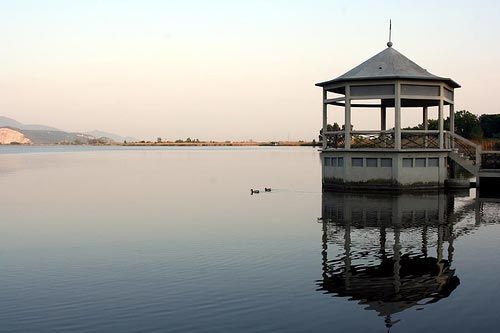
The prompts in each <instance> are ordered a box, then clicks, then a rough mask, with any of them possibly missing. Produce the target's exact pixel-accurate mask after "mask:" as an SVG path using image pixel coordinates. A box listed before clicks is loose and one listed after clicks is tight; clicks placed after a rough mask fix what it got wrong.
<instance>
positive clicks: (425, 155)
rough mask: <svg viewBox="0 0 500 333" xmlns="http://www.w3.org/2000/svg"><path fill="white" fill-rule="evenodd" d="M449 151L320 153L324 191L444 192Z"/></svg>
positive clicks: (333, 151) (335, 151) (344, 151)
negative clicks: (440, 190)
mask: <svg viewBox="0 0 500 333" xmlns="http://www.w3.org/2000/svg"><path fill="white" fill-rule="evenodd" d="M447 156H448V150H429V149H426V150H421V151H417V150H415V151H411V152H408V151H383V150H374V149H369V150H361V149H355V150H332V151H322V152H321V158H322V179H323V188H325V189H342V190H346V189H352V190H356V189H359V190H363V189H375V190H384V189H386V190H398V189H401V190H404V189H406V190H431V189H440V188H444V186H445V180H446V179H447Z"/></svg>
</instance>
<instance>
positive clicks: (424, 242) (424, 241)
mask: <svg viewBox="0 0 500 333" xmlns="http://www.w3.org/2000/svg"><path fill="white" fill-rule="evenodd" d="M424 223H425V224H424V226H423V228H422V254H423V255H424V257H425V258H427V221H424Z"/></svg>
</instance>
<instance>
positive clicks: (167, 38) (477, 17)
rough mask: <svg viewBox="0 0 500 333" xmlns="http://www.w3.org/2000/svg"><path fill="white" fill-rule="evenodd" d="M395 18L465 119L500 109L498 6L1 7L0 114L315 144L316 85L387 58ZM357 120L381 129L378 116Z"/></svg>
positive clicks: (146, 3) (74, 124)
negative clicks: (452, 89) (452, 91)
mask: <svg viewBox="0 0 500 333" xmlns="http://www.w3.org/2000/svg"><path fill="white" fill-rule="evenodd" d="M389 18H392V21H393V42H394V48H395V49H397V50H398V51H400V52H401V53H403V54H404V55H406V56H407V57H409V58H410V59H412V60H414V61H415V62H416V63H418V64H419V65H421V66H422V67H424V68H426V69H427V70H429V71H430V72H431V73H433V74H436V75H439V76H445V77H451V78H453V79H454V80H456V81H457V82H458V83H460V84H461V85H462V88H460V89H459V90H457V91H456V95H455V96H456V97H455V101H456V107H455V108H456V110H460V109H468V110H470V111H471V112H473V113H476V114H481V113H500V103H499V102H498V101H497V98H496V97H497V95H498V92H497V89H498V87H497V85H496V84H497V82H498V76H499V74H500V42H499V41H500V2H499V1H470V0H469V1H422V0H420V1H352V0H351V1H333V0H327V1H322V0H308V1H293V0H288V1H285V0H274V1H273V0H248V1H239V0H227V1H222V0H210V1H208V0H206V1H201V0H200V1H195V0H176V1H174V0H170V1H168V0H164V1H161V0H158V1H153V0H133V1H132V0H130V1H126V0H105V1H100V0H80V1H76V0H74V1H71V0H67V1H63V0H59V1H56V0H44V1H40V0H32V1H24V0H10V1H6V0H0V66H1V71H0V73H1V75H0V115H4V116H7V117H11V118H14V119H16V120H18V121H21V122H24V123H39V124H44V125H50V126H54V127H58V128H61V129H64V130H69V131H88V130H93V129H99V130H103V131H109V132H115V133H117V134H121V135H131V136H135V137H137V138H146V139H150V138H156V137H157V136H161V137H163V138H165V139H177V138H186V137H188V136H189V137H191V138H200V139H218V140H226V139H227V140H246V139H253V140H270V139H271V140H280V139H287V138H290V139H306V140H311V139H313V138H316V137H317V131H318V129H319V128H320V127H321V89H320V88H318V87H315V86H314V84H315V83H317V82H320V81H325V80H329V79H333V78H334V77H337V76H339V75H341V74H343V73H344V72H346V71H348V70H349V69H351V68H352V67H354V66H356V65H358V64H359V63H361V62H363V61H364V60H366V59H368V58H369V57H371V56H373V55H375V54H376V53H378V52H380V51H382V50H383V49H384V48H385V44H386V42H387V35H388V21H389ZM335 115H336V114H335V112H334V111H332V112H331V115H330V119H331V120H332V121H331V122H333V121H335V120H336V119H335ZM420 119H421V115H420V113H419V112H417V111H411V112H410V111H409V112H408V113H407V114H404V115H403V125H410V124H413V123H415V124H416V123H417V122H418V121H420ZM338 120H342V119H340V118H339V119H338ZM389 121H391V120H390V119H389ZM353 122H354V126H355V128H358V129H370V128H372V129H377V126H378V123H379V112H378V110H366V111H363V110H361V111H358V112H356V111H355V113H354V114H353ZM374 124H376V126H375V125H374ZM388 127H390V126H388Z"/></svg>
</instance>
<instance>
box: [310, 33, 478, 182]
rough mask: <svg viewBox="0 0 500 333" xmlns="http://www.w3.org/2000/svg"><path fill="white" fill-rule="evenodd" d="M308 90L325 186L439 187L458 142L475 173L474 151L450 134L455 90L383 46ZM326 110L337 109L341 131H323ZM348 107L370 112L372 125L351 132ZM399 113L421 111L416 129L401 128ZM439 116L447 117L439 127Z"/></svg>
mask: <svg viewBox="0 0 500 333" xmlns="http://www.w3.org/2000/svg"><path fill="white" fill-rule="evenodd" d="M316 86H319V87H321V88H323V129H322V135H321V137H322V138H321V140H322V150H321V155H322V164H323V185H324V187H325V188H363V189H366V188H375V189H380V188H384V189H401V188H411V189H416V188H418V189H429V188H441V187H444V185H445V180H447V179H448V172H447V166H448V160H447V158H448V157H449V152H450V151H452V149H453V148H454V147H455V144H456V142H458V141H460V142H458V143H457V146H459V148H460V149H461V150H465V152H466V155H467V156H466V157H467V159H468V161H470V163H469V164H471V165H470V166H471V170H473V171H475V170H476V167H475V166H474V165H473V164H475V163H476V159H477V157H476V153H477V151H476V147H475V146H474V144H473V143H471V142H463V140H462V139H463V138H461V137H459V136H457V135H455V134H454V89H456V88H459V87H460V85H459V84H458V83H457V82H455V81H454V80H452V79H450V78H447V77H441V76H436V75H434V74H431V73H429V72H428V71H427V70H425V69H423V68H422V67H420V66H419V65H417V64H416V63H414V62H413V61H411V60H410V59H408V58H407V57H405V56H404V55H403V54H401V53H400V52H398V51H397V50H395V49H394V48H393V47H392V43H391V42H389V43H387V48H386V49H384V50H383V51H382V52H380V53H378V54H376V55H375V56H373V57H372V58H370V59H368V60H366V61H365V62H363V63H362V64H360V65H359V66H357V67H355V68H353V69H351V70H350V71H348V72H347V73H345V74H343V75H341V76H339V77H337V78H335V79H333V80H329V81H324V82H321V83H317V84H316ZM329 107H330V108H332V107H337V108H338V107H340V108H343V109H344V123H343V125H342V127H341V128H340V127H339V128H332V127H331V126H330V125H329V114H331V112H332V111H333V112H335V110H329ZM356 108H370V109H377V114H378V115H379V120H380V126H377V127H378V128H373V129H370V130H364V131H359V130H356V129H353V127H352V123H351V114H352V111H353V110H354V109H356ZM405 108H419V109H421V113H422V125H421V128H419V129H412V130H403V129H402V126H401V114H402V112H404V111H402V110H405ZM430 108H437V114H438V128H437V129H436V130H430V129H429V127H428V124H429V121H428V115H429V109H430ZM388 110H390V111H392V110H393V112H394V124H390V125H389V126H388V124H387V112H388ZM445 115H449V119H450V122H449V128H446V129H445V126H444V118H445ZM339 118H340V117H338V118H336V119H339ZM465 141H467V140H465ZM469 144H472V146H471V145H469ZM458 155H459V154H458V152H457V156H458ZM462 155H463V154H462ZM461 157H463V156H461Z"/></svg>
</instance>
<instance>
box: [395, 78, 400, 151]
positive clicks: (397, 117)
mask: <svg viewBox="0 0 500 333" xmlns="http://www.w3.org/2000/svg"><path fill="white" fill-rule="evenodd" d="M400 92H401V88H400V85H399V82H396V86H395V94H394V148H395V149H401V94H400Z"/></svg>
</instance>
